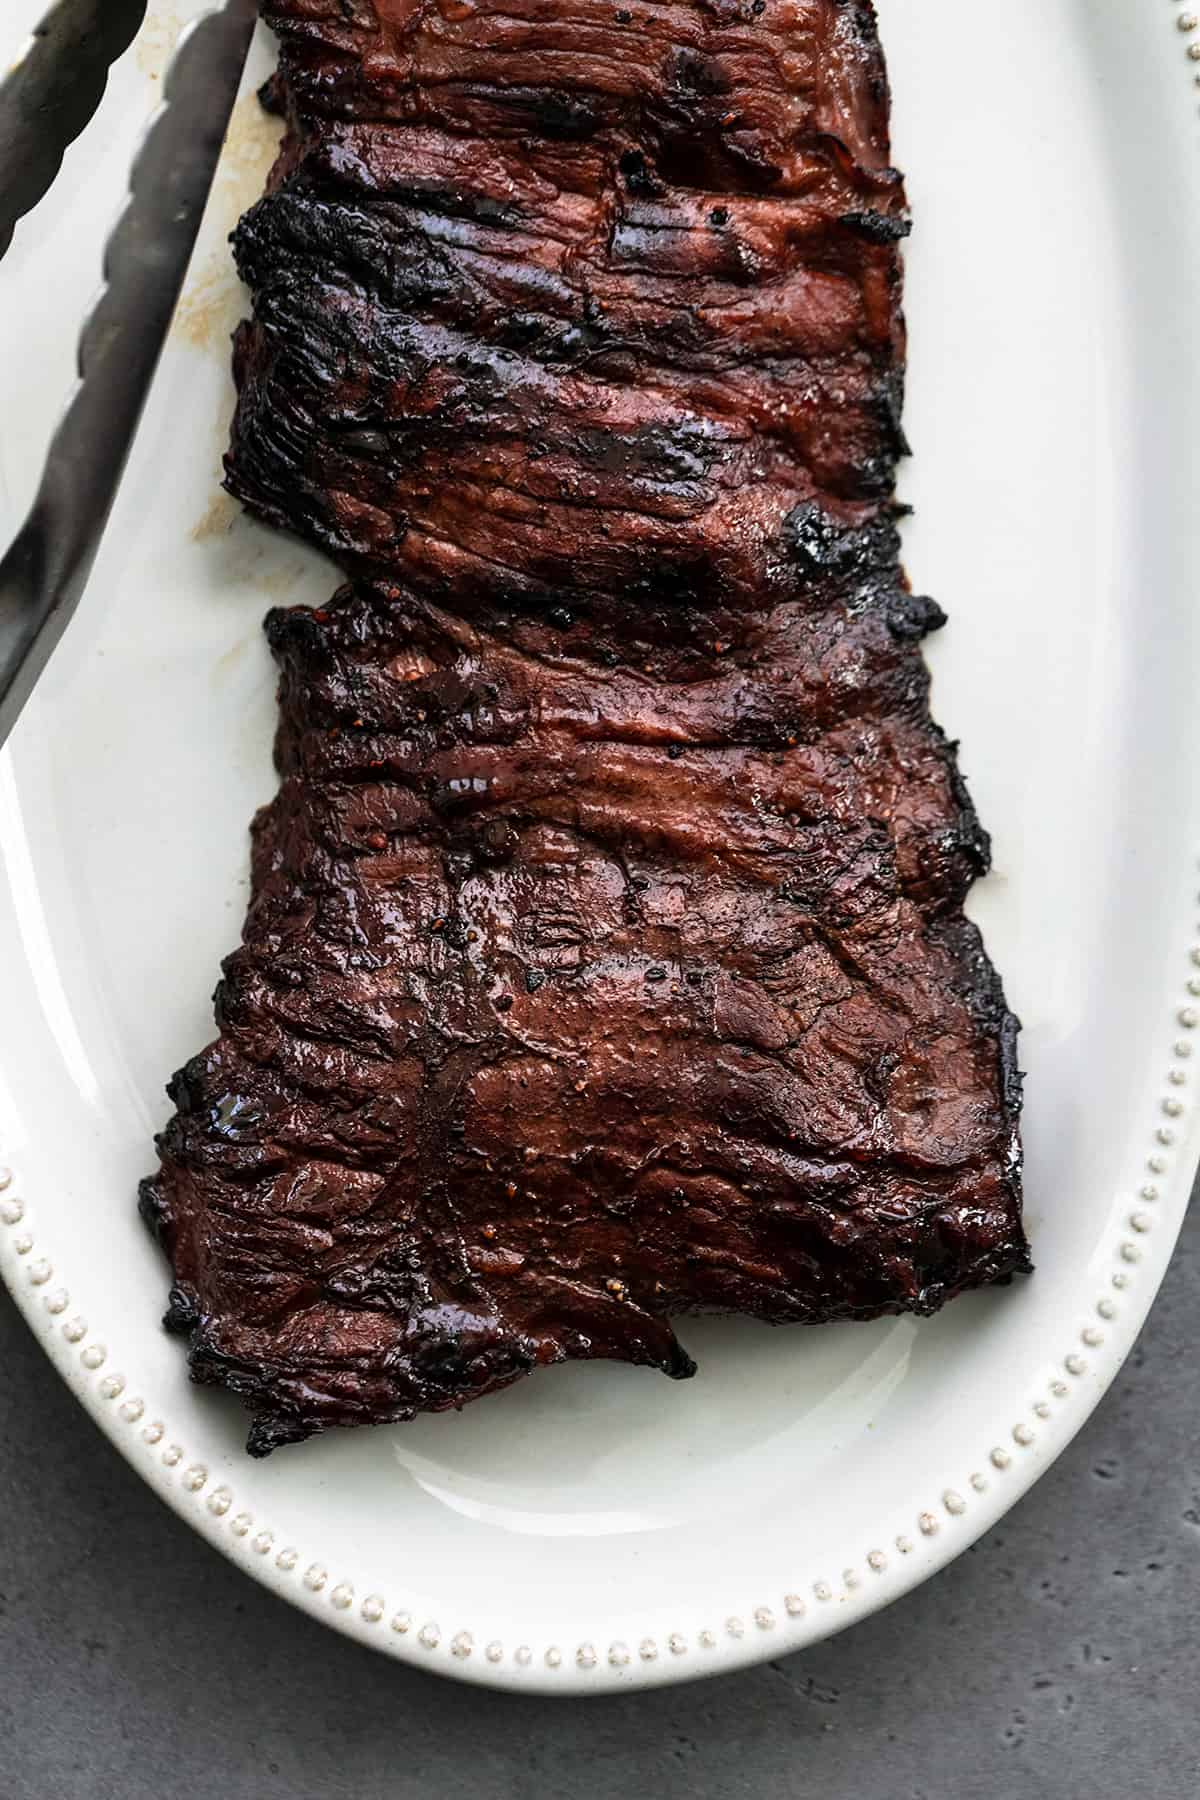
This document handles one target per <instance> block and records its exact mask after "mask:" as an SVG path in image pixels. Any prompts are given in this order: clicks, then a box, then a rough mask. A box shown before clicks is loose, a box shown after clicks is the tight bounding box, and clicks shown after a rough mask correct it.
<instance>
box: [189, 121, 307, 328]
mask: <svg viewBox="0 0 1200 1800" xmlns="http://www.w3.org/2000/svg"><path fill="white" fill-rule="evenodd" d="M281 130H282V127H281V125H280V123H279V120H278V119H273V118H271V116H270V115H269V114H268V113H265V112H264V111H263V109H262V107H261V106H260V105H259V101H258V96H257V94H243V95H242V98H241V99H240V100H239V101H238V103H237V105H236V106H235V107H234V109H233V116H232V118H231V119H230V122H229V131H228V133H227V134H226V138H225V148H224V149H223V150H222V152H221V161H220V164H219V165H218V168H217V175H216V180H215V181H214V183H213V191H212V194H211V196H210V198H209V203H208V216H207V219H206V221H205V227H204V230H205V236H206V237H213V238H215V240H216V241H215V243H214V244H213V247H212V248H211V249H210V250H209V251H208V252H207V254H206V255H204V256H203V257H202V258H201V259H200V261H199V263H198V264H197V266H196V267H195V268H194V269H193V271H192V274H191V276H190V278H189V280H188V284H187V286H186V288H185V289H184V291H183V296H182V298H181V300H180V302H179V305H178V307H177V308H176V312H175V319H174V323H173V324H172V326H171V334H172V336H175V337H180V338H182V339H183V341H184V343H187V344H190V345H191V346H192V347H193V349H196V350H207V349H209V348H212V347H216V348H219V349H220V351H221V353H222V354H225V352H226V351H227V349H228V344H229V339H230V337H231V336H232V335H233V332H234V330H235V329H236V327H237V324H238V321H239V320H240V319H241V317H242V315H243V313H244V312H245V299H244V296H243V293H242V286H241V283H240V282H239V280H238V278H237V271H236V269H235V268H234V266H233V255H232V252H231V250H230V248H229V244H228V237H229V233H230V232H231V231H232V230H233V228H234V226H235V225H236V224H237V222H238V220H239V219H240V218H241V216H242V214H243V213H244V212H245V211H246V209H247V208H248V207H250V206H252V205H253V204H254V202H255V201H256V200H257V199H258V198H259V195H260V194H261V193H262V190H263V187H264V186H265V184H266V179H267V173H268V171H269V169H270V167H271V164H272V163H273V162H274V160H275V156H276V153H277V152H278V149H279V138H280V133H281Z"/></svg>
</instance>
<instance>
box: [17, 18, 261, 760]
mask: <svg viewBox="0 0 1200 1800" xmlns="http://www.w3.org/2000/svg"><path fill="white" fill-rule="evenodd" d="M145 12H146V0H59V3H58V5H56V6H55V7H54V8H53V9H52V10H51V12H50V13H49V15H48V16H47V18H46V19H45V20H44V21H43V23H42V25H41V26H40V27H39V28H38V30H37V31H36V32H35V34H34V36H33V37H32V38H31V40H30V42H29V45H28V48H27V50H26V52H25V54H24V56H23V57H22V58H21V59H20V61H19V62H18V63H17V65H16V67H15V68H14V69H13V71H12V73H11V74H10V75H9V76H8V77H7V79H6V80H5V81H4V83H3V85H0V257H2V256H3V254H4V251H5V250H6V249H7V248H8V245H9V242H10V241H11V238H12V233H13V229H14V227H15V225H16V223H17V220H18V219H19V218H20V217H21V216H22V215H23V214H24V213H26V212H28V211H29V210H30V208H31V207H33V206H34V205H36V204H37V202H38V200H39V199H41V197H42V195H43V194H44V193H45V192H46V191H47V189H48V188H49V187H50V185H51V183H52V182H53V180H54V178H55V176H56V174H57V172H58V169H59V166H60V164H61V162H62V158H63V155H64V154H65V151H66V149H67V147H68V145H69V144H70V143H71V142H72V140H73V139H74V138H76V137H77V136H78V135H79V133H80V132H81V131H82V130H83V129H84V127H85V126H86V124H87V123H88V121H89V120H90V118H91V117H92V115H93V114H94V113H95V111H96V110H97V108H98V106H99V104H100V101H101V98H102V97H103V93H104V88H105V84H106V81H107V76H108V70H109V68H110V66H111V64H112V63H113V62H114V61H115V60H116V58H117V57H118V56H119V55H120V54H121V53H122V51H123V50H125V49H126V48H127V47H128V45H129V44H130V42H131V41H132V39H133V37H134V36H135V34H136V32H137V30H138V28H139V26H140V24H141V22H142V19H143V18H144V16H145ZM257 13H258V6H257V0H225V4H224V5H223V6H221V7H218V8H217V9H215V10H214V11H212V12H209V13H205V14H204V15H202V16H201V17H200V18H199V19H197V20H196V21H195V22H194V23H193V24H192V25H191V26H190V27H189V28H188V29H187V31H186V32H185V34H184V36H183V38H182V39H181V40H180V44H179V48H178V50H177V51H176V53H175V57H174V59H173V61H172V63H171V66H170V69H169V70H168V72H167V77H166V81H165V83H164V88H163V101H162V105H161V106H160V108H159V109H158V111H157V113H156V114H155V116H154V119H153V120H152V122H151V124H150V128H149V130H148V132H147V135H146V137H145V140H144V142H143V144H142V147H141V150H140V151H139V153H138V156H137V159H136V161H135V163H134V166H133V172H132V175H131V177H130V185H129V199H128V203H127V205H126V208H125V211H124V212H123V214H122V216H121V218H120V220H119V221H118V223H117V226H116V229H115V230H114V232H113V234H112V236H111V237H110V239H109V241H108V246H107V249H106V252H105V258H104V287H103V290H102V292H101V295H100V298H99V300H98V301H97V303H96V305H95V307H94V309H93V311H92V313H91V315H90V317H89V318H88V320H87V322H86V324H85V325H84V327H83V331H82V334H81V337H80V343H79V382H78V385H77V387H76V389H75V393H74V396H73V398H72V399H71V402H70V404H69V406H68V407H67V410H66V413H65V415H64V417H63V419H62V422H61V423H60V425H59V427H58V429H57V431H56V432H55V434H54V437H53V439H52V440H51V444H50V449H49V452H48V454H47V458H46V465H45V468H44V470H43V472H42V478H41V483H40V485H39V487H38V491H37V497H36V498H35V500H34V503H33V507H32V510H31V511H30V514H29V517H28V518H27V519H26V521H25V523H24V525H23V526H22V527H21V530H20V531H19V532H18V533H17V536H16V538H15V539H14V540H13V542H12V544H11V545H10V546H9V549H8V550H7V552H6V553H5V555H4V557H3V559H2V560H0V744H3V742H4V740H5V739H6V738H7V736H8V734H9V732H10V731H11V730H12V727H13V724H14V723H15V721H16V718H17V715H18V714H19V713H20V711H21V708H22V707H23V706H24V704H25V702H26V700H27V699H28V698H29V695H30V693H31V692H32V689H33V687H34V684H35V682H36V681H37V679H38V676H39V675H40V674H41V672H42V670H43V669H44V668H45V666H46V662H47V660H48V659H49V656H50V654H51V652H52V650H53V649H54V647H55V645H56V644H57V643H58V640H59V638H60V637H61V636H62V634H63V631H64V630H65V629H66V626H67V624H68V622H69V620H70V618H71V615H72V614H73V612H74V611H75V608H76V606H77V605H78V603H79V599H80V596H81V594H82V593H83V590H84V588H85V586H86V584H87V580H88V576H89V575H90V573H91V570H92V565H93V563H94V562H95V559H96V552H97V550H98V549H99V547H100V540H101V538H102V536H103V533H104V528H105V526H106V524H107V523H108V516H109V513H110V512H111V510H112V505H113V501H114V500H115V498H116V494H117V489H118V487H119V485H120V480H121V475H122V473H123V471H124V468H125V463H126V460H127V458H128V455H129V450H130V447H131V445H132V443H133V439H134V434H135V432H136V430H137V426H138V421H139V419H140V418H141V415H142V408H143V406H144V405H145V401H146V396H147V394H148V393H149V391H150V384H151V382H152V381H153V379H154V371H155V369H156V368H157V366H158V359H159V356H160V354H161V351H162V347H163V344H164V342H165V340H166V335H167V330H168V328H169V326H170V323H171V317H172V315H173V313H174V311H175V307H176V304H177V302H178V299H179V294H180V290H181V289H182V287H183V280H184V276H185V274H186V273H187V267H188V263H189V261H190V259H191V255H192V250H193V248H194V246H195V242H196V236H197V233H198V231H199V229H200V221H201V218H202V217H203V214H204V208H205V205H206V204H207V201H208V194H209V190H210V188H211V187H212V182H213V177H214V175H215V173H216V168H217V163H218V161H219V159H220V155H221V147H222V145H223V143H224V141H225V133H226V131H227V130H228V127H229V120H230V115H231V114H232V111H233V106H234V101H235V100H236V98H237V92H238V88H239V86H240V84H241V78H242V71H243V69H244V67H245V62H246V57H247V54H248V52H249V49H250V42H251V39H252V37H253V34H254V23H255V19H256V17H257Z"/></svg>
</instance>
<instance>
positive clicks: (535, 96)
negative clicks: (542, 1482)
mask: <svg viewBox="0 0 1200 1800" xmlns="http://www.w3.org/2000/svg"><path fill="white" fill-rule="evenodd" d="M264 11H265V16H266V18H267V20H268V22H269V24H270V25H272V26H273V27H274V29H275V31H276V32H277V33H278V34H279V37H280V41H281V62H280V67H279V72H278V75H277V76H276V77H275V79H274V80H273V82H272V84H271V85H270V88H269V90H268V91H267V94H266V96H265V98H266V99H267V101H268V103H269V104H272V105H274V106H275V107H277V108H278V109H279V110H280V111H282V112H283V113H284V115H285V117H286V123H287V132H286V136H285V139H284V144H283V149H282V152H281V156H280V159H279V162H278V164H277V166H276V169H275V171H274V174H273V176H272V180H271V184H270V189H269V191H268V194H267V196H266V198H264V199H263V200H262V201H261V202H260V203H259V205H258V206H256V207H255V208H254V210H253V211H252V212H251V213H250V214H249V215H248V216H247V218H246V219H245V220H244V221H243V223H242V225H241V227H240V229H239V231H238V233H237V236H236V253H237V257H238V263H239V267H240V269H241V272H242V274H243V276H244V278H245V280H246V282H247V284H248V286H249V289H250V292H251V295H252V297H253V316H252V318H251V319H250V321H249V322H248V323H247V324H246V325H244V326H243V328H242V329H241V331H240V333H239V336H238V340H237V347H236V373H237V379H238V385H239V390H240V399H239V405H238V410H237V417H236V421H235V426H234V433H233V444H232V448H231V450H230V453H229V457H228V465H227V467H228V486H229V488H230V490H231V491H232V492H233V493H234V494H236V495H237V496H239V497H240V498H241V499H242V500H243V501H244V502H245V504H246V505H247V506H248V507H249V508H250V509H251V510H252V511H253V512H255V513H256V514H258V515H259V516H260V517H262V518H263V519H266V520H268V521H270V522H271V523H273V524H275V525H278V526H283V527H286V528H288V529H290V530H293V531H296V532H299V533H300V534H302V535H303V536H304V537H306V538H308V539H309V540H311V541H313V542H315V543H317V544H319V545H320V546H321V547H322V548H323V549H325V550H326V551H328V552H329V553H331V554H332V555H333V556H334V557H335V558H337V559H338V561H339V562H340V563H341V564H342V566H343V567H344V568H345V570H346V572H347V574H348V575H349V576H350V578H351V585H350V586H348V587H346V588H345V589H343V591H342V592H341V593H340V594H339V595H338V596H337V597H336V598H335V600H334V601H333V602H331V604H330V606H329V607H328V608H327V609H324V610H319V611H313V610H310V609H293V610H291V611H282V612H276V613H273V614H272V615H271V617H270V619H269V621H268V627H267V628H268V632H269V635H270V639H271V643H272V646H273V648H274V651H275V654H276V656H277V658H278V661H279V664H280V668H281V672H282V679H281V688H280V699H281V722H280V728H279V737H278V750H277V755H278V764H279V770H280V776H281V786H280V790H279V794H278V796H277V798H276V799H275V800H274V801H273V802H272V804H271V805H270V806H268V807H267V808H266V809H265V811H264V812H263V813H262V814H261V815H260V816H259V818H258V819H257V821H256V823H255V826H254V865H253V900H252V904H251V908H250V913H249V918H248V920H247V924H246V928H245V934H244V938H243V942H242V945H241V947H240V948H239V949H238V950H236V951H235V952H234V954H233V955H232V956H231V957H230V958H229V960H228V962H227V963H226V965H225V973H224V979H223V980H222V982H221V985H220V988H219V990H218V995H217V1017H218V1026H219V1030H220V1036H219V1038H218V1040H217V1041H216V1043H214V1044H213V1045H212V1046H211V1047H210V1048H209V1049H207V1050H206V1051H204V1052H203V1053H202V1054H201V1055H199V1056H198V1057H196V1058H195V1059H194V1060H193V1061H192V1062H191V1063H189V1064H188V1065H187V1067H186V1068H185V1069H184V1070H182V1071H181V1073H180V1074H179V1075H177V1076H176V1078H175V1080H174V1082H173V1084H172V1088H171V1092H172V1095H173V1097H174V1100H175V1102H176V1106H177V1108H178V1110H177V1113H176V1116H175V1117H174V1119H173V1120H172V1121H171V1123H170V1124H169V1126H168V1127H167V1129H166V1131H165V1132H164V1133H163V1135H162V1137H161V1139H160V1140H159V1149H160V1154H161V1168H160V1172H159V1173H158V1174H157V1175H156V1176H155V1177H153V1178H152V1179H151V1180H149V1181H148V1182H146V1183H145V1184H144V1186H143V1191H142V1206H143V1211H144V1213H145V1215H146V1217H147V1219H148V1220H149V1221H150V1222H151V1223H152V1225H153V1226H154V1228H155V1229H156V1230H157V1232H158V1234H159V1236H160V1238H161V1240H162V1242H163V1244H164V1246H165V1248H166V1250H167V1253H168V1255H169V1257H170V1259H171V1262H172V1264H173V1268H174V1272H175V1286H174V1288H173V1291H172V1295H171V1302H170V1309H169V1312H168V1323H169V1324H170V1325H172V1326H173V1327H175V1328H177V1329H179V1330H181V1331H183V1332H185V1333H186V1334H187V1336H188V1339H189V1344H190V1360H191V1368H192V1372H193V1374H194V1376H195V1377H196V1379H198V1380H200V1381H205V1382H214V1383H219V1384H222V1385H224V1386H225V1387H227V1388H230V1389H232V1390H234V1391H235V1392H237V1393H239V1394H240V1395H242V1396H243V1397H244V1399H245V1400H246V1402H247V1403H248V1404H249V1406H250V1407H251V1408H252V1410H253V1415H254V1416H253V1422H252V1425H251V1430H250V1440H249V1447H250V1449H251V1451H252V1452H254V1453H255V1454H264V1453H266V1452H267V1451H269V1450H271V1449H272V1448H274V1447H275V1446H276V1445H278V1444H281V1443H284V1442H287V1441H290V1440H295V1439H300V1438H304V1437H307V1436H308V1435H310V1434H311V1433H313V1432H315V1431H318V1430H320V1429H322V1428H324V1427H326V1426H331V1425H347V1424H355V1423H360V1422H372V1421H382V1420H399V1419H406V1418H409V1417H411V1416H412V1415H413V1414H415V1413H417V1412H419V1411H425V1410H436V1409H441V1408H446V1407H457V1406H461V1405H462V1404H463V1403H464V1402H466V1401H469V1400H472V1399H475V1398H476V1397H478V1396H480V1395H482V1394H485V1393H488V1392H491V1391H492V1390H494V1389H497V1388H502V1387H504V1386H506V1385H507V1384H509V1383H510V1382H512V1381H514V1380H516V1379H517V1378H518V1377H519V1376H522V1375H524V1374H526V1373H527V1372H528V1371H530V1370H532V1369H534V1368H536V1367H538V1366H539V1365H542V1364H548V1363H555V1362H561V1361H563V1360H564V1359H567V1358H580V1357H612V1358H620V1359H622V1360H625V1361H629V1362H634V1363H642V1364H646V1365H651V1366H653V1367H656V1368H659V1369H662V1370H664V1371H665V1372H666V1373H668V1374H670V1375H673V1376H684V1375H688V1374H690V1373H691V1372H692V1369H693V1365H692V1363H691V1361H690V1359H689V1357H688V1355H687V1353H686V1351H685V1350H684V1349H683V1348H682V1347H681V1345H680V1343H679V1342H678V1340H677V1338H676V1336H675V1332H674V1329H673V1327H672V1323H671V1321H672V1320H678V1319H680V1318H682V1317H684V1316H686V1315H687V1314H690V1313H700V1312H720V1313H732V1312H740V1313H749V1314H753V1315H754V1316H756V1317H758V1318H760V1319H764V1320H769V1321H772V1322H774V1323H780V1324H782V1323H785V1322H791V1321H797V1322H806V1321H807V1322H812V1321H818V1320H827V1319H866V1318H872V1317H875V1316H877V1315H879V1314H881V1313H891V1312H899V1311H913V1312H918V1313H929V1312H932V1311H934V1310H935V1309H936V1308H938V1307H939V1306H941V1305H942V1303H943V1302H944V1301H946V1300H947V1299H949V1298H951V1297H952V1296H954V1295H955V1294H957V1293H960V1292H961V1291H963V1290H964V1289H967V1288H972V1287H977V1286H980V1285H982V1284H984V1283H988V1282H994V1281H999V1280H1004V1279H1006V1278H1008V1277H1009V1276H1011V1275H1012V1274H1013V1273H1015V1272H1019V1271H1023V1270H1025V1269H1027V1267H1028V1266H1029V1264H1028V1251H1027V1246H1026V1242H1025V1238H1024V1234H1023V1231H1022V1227H1021V1219H1020V1183H1019V1169H1020V1153H1019V1145H1018V1137H1017V1113H1018V1104H1019V1077H1018V1075H1017V1073H1016V1066H1015V1036H1016V1022H1015V1020H1014V1019H1013V1018H1012V1016H1011V1014H1010V1013H1009V1012H1008V1010H1007V1008H1006V1006H1005V1003H1004V998H1003V994H1002V991H1001V987H1000V984H999V981H998V979H997V977H996V975H995V973H994V971H993V970H992V968H991V966H990V964H989V962H988V960H987V958H986V955H985V953H984V950H983V947H982V945H981V942H980V938H979V935H978V932H977V931H976V929H975V927H974V926H973V925H971V924H970V923H969V922H967V920H966V919H965V918H964V916H963V913H962V903H963V900H964V897H965V895H966V893H967V890H968V888H969V886H970V884H971V882H972V881H973V880H974V879H975V878H976V876H978V875H979V874H981V873H982V872H983V871H984V869H985V868H986V866H987V858H988V847H987V839H986V837H985V835H984V833H983V832H982V830H981V829H980V827H979V824H978V821H977V819H976V817H975V813H974V811H973V809H972V806H971V804H970V800H969V798H968V796H967V794H966V792H965V790H964V787H963V785H962V782H961V780H960V777H959V775H958V772H957V767H956V762H955V757H954V748H953V746H952V745H949V744H948V743H947V742H946V740H945V738H944V737H943V735H942V734H941V732H940V731H939V730H938V728H937V727H936V726H935V725H934V724H933V723H931V721H930V717H929V711H928V677H927V672H926V669H925V665H924V662H923V658H922V655H921V648H920V640H921V638H922V636H923V634H924V633H925V632H927V631H928V630H930V629H932V628H933V627H935V626H937V625H939V624H940V623H941V622H942V615H941V613H940V611H939V610H938V608H937V607H936V606H935V605H934V604H933V603H932V602H931V601H928V600H924V599H920V598H917V597H915V596H914V595H913V594H912V593H911V591H910V589H909V587H908V583H907V581H906V580H905V577H904V575H903V573H902V571H901V568H900V562H899V545H898V537H897V532H896V527H895V520H896V517H897V513H898V508H897V507H896V505H895V502H894V482H895V469H896V463H897V459H898V457H899V456H900V455H901V454H902V453H903V451H904V448H905V446H904V442H903V438H902V435H901V428H900V422H899V415H900V404H901V391H902V382H903V363H904V336H903V320H902V313H901V261H900V254H899V242H900V240H901V239H902V238H903V237H904V235H905V234H906V232H907V229H908V219H907V213H906V210H905V199H904V192H903V187H902V184H901V179H900V177H899V175H898V174H897V173H896V171H895V170H894V169H893V168H892V167H891V165H890V160H889V145H888V95H887V86H886V80H885V75H884V69H883V63H882V59H881V54H880V49H879V44H878V40H877V36H876V29H875V20H874V14H873V10H872V8H871V7H870V6H869V5H866V4H861V3H850V0H676V3H674V4H666V5H654V6H647V5H645V4H644V3H638V0H632V3H631V4H630V5H629V6H628V7H627V8H626V7H620V6H618V7H614V6H612V5H609V4H601V3H600V0H508V3H507V4H505V5H500V4H498V3H497V0H415V3H413V0H269V3H268V4H267V5H266V6H265V8H264Z"/></svg>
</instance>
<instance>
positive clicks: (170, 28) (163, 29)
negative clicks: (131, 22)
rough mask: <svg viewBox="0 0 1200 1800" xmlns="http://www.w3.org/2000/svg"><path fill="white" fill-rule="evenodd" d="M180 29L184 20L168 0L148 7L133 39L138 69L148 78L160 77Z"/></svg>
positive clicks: (158, 78)
mask: <svg viewBox="0 0 1200 1800" xmlns="http://www.w3.org/2000/svg"><path fill="white" fill-rule="evenodd" d="M182 29H183V21H182V20H181V19H180V17H179V14H178V13H177V12H176V10H175V8H174V6H173V5H171V0H158V4H157V5H154V6H152V7H151V8H150V13H149V17H148V18H147V20H146V22H145V24H144V25H143V26H142V29H141V30H140V31H139V32H138V34H137V37H136V38H135V39H134V44H133V54H134V59H135V61H136V62H137V66H138V68H139V69H140V70H141V72H142V74H143V75H146V76H148V77H149V79H150V80H151V81H161V80H162V77H163V74H164V72H165V70H166V67H167V64H168V63H169V62H170V60H171V58H172V56H173V55H174V54H175V46H176V44H177V43H178V42H179V34H180V32H181V31H182Z"/></svg>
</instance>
